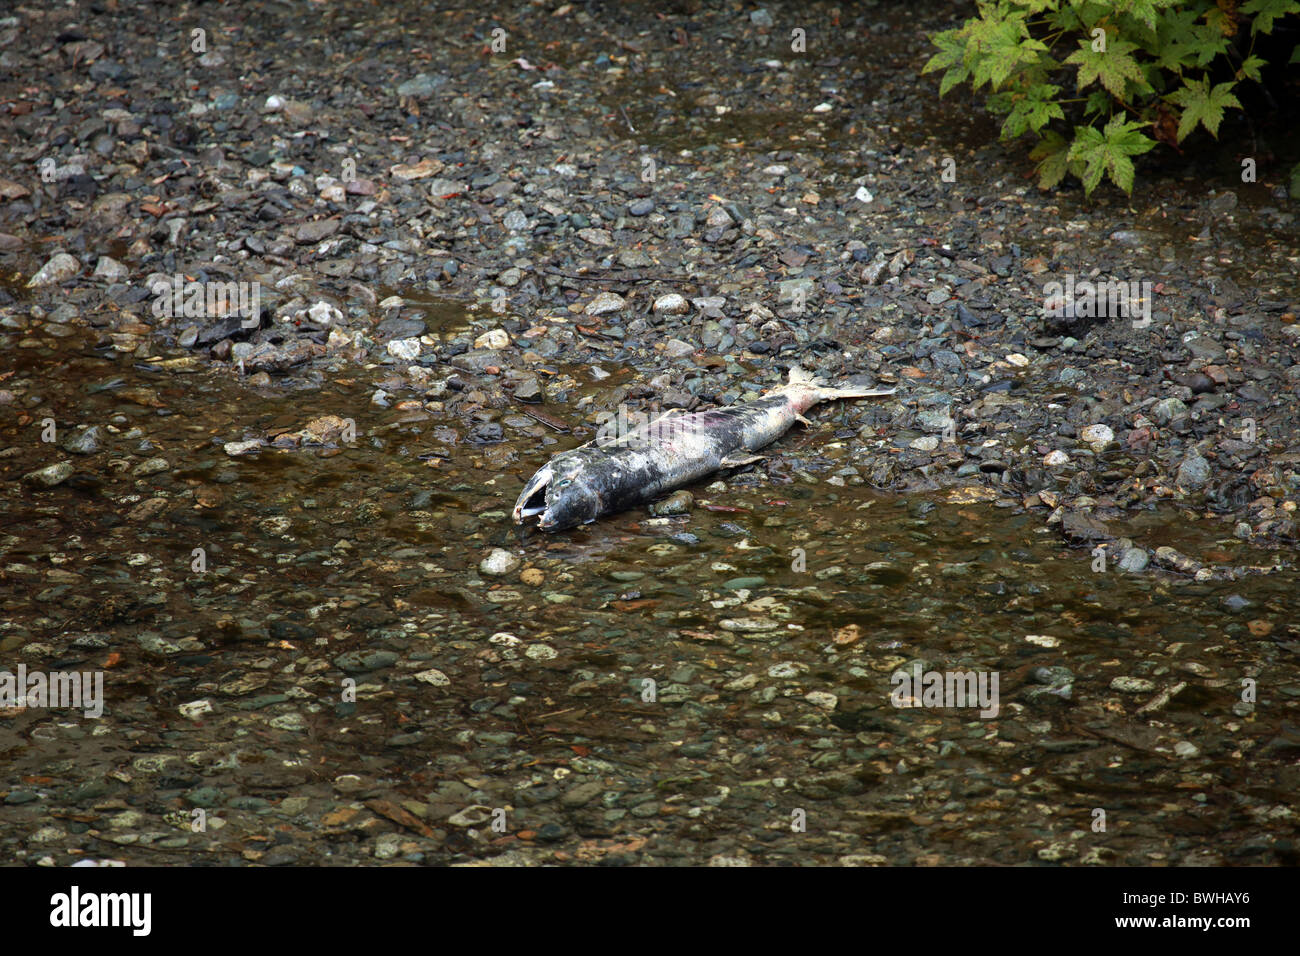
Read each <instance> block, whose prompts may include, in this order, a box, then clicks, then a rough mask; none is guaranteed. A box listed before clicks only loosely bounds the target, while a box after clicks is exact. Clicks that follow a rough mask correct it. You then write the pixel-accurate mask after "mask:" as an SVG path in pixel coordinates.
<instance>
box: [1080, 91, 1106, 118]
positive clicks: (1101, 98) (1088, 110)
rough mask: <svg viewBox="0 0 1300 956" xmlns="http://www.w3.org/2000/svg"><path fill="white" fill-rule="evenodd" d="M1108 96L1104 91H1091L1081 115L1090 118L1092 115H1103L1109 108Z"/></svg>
mask: <svg viewBox="0 0 1300 956" xmlns="http://www.w3.org/2000/svg"><path fill="white" fill-rule="evenodd" d="M1110 102H1111V101H1110V94H1109V93H1107V92H1106V91H1105V90H1093V91H1092V92H1091V93H1089V94H1088V102H1087V103H1085V104H1084V106H1083V115H1084V116H1092V115H1093V114H1094V113H1104V112H1106V110H1107V108H1108V107H1109V106H1110Z"/></svg>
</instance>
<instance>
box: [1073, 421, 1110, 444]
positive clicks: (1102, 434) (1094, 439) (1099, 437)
mask: <svg viewBox="0 0 1300 956" xmlns="http://www.w3.org/2000/svg"><path fill="white" fill-rule="evenodd" d="M1079 437H1080V438H1082V439H1083V440H1084V441H1086V442H1087V443H1088V444H1090V445H1108V444H1110V443H1111V442H1112V441H1114V440H1115V433H1114V432H1113V431H1111V429H1110V428H1109V426H1106V425H1088V426H1087V427H1085V428H1083V429H1082V430H1081V431H1080V432H1079Z"/></svg>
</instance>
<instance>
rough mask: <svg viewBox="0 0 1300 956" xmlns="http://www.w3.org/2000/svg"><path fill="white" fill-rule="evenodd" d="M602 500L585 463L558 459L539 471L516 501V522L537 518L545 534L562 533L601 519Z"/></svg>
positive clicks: (520, 522)
mask: <svg viewBox="0 0 1300 956" xmlns="http://www.w3.org/2000/svg"><path fill="white" fill-rule="evenodd" d="M600 511H601V500H600V495H599V493H597V491H596V488H595V486H594V485H593V484H592V482H591V480H590V478H589V476H588V475H587V474H586V473H584V471H583V466H582V462H580V461H565V460H564V459H562V458H557V459H555V460H554V461H552V462H551V463H550V464H548V465H546V466H545V467H543V468H541V469H539V470H538V471H537V473H536V474H535V475H533V477H532V478H530V479H529V481H528V484H526V485H524V490H523V492H522V493H520V495H519V500H518V501H516V502H515V510H514V519H515V522H516V523H517V524H522V523H523V520H524V519H525V518H529V517H532V516H534V515H536V516H538V520H537V527H539V528H540V529H542V530H543V531H560V530H562V529H564V528H572V527H574V526H575V525H580V524H585V523H586V522H589V521H595V520H596V518H597V517H599V516H600Z"/></svg>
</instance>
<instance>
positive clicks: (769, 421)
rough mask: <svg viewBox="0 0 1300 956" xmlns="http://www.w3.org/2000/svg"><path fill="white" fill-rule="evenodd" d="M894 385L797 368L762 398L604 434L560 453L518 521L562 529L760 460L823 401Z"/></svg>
mask: <svg viewBox="0 0 1300 956" xmlns="http://www.w3.org/2000/svg"><path fill="white" fill-rule="evenodd" d="M894 391H895V390H894V389H892V388H890V389H861V388H832V387H828V386H826V385H824V384H823V383H821V382H820V381H819V380H817V379H814V378H812V377H810V376H809V375H807V374H806V373H805V372H804V371H803V370H802V369H799V368H794V369H791V370H790V381H789V383H788V384H786V385H783V386H781V387H780V388H776V389H773V390H772V391H770V392H768V393H767V394H766V395H764V396H763V397H762V398H759V399H757V400H755V401H752V402H745V403H744V404H741V405H731V406H728V407H726V408H718V409H713V410H710V411H705V412H696V413H694V414H686V413H680V412H670V413H669V414H667V415H664V416H662V417H660V418H657V419H655V420H654V421H652V422H647V423H646V424H644V425H641V426H640V427H638V428H634V429H632V430H630V431H628V432H627V433H626V434H624V435H620V436H617V437H613V438H598V439H597V440H595V441H590V442H588V443H587V444H585V445H580V446H579V447H577V448H574V449H572V450H571V451H566V452H562V453H561V454H558V455H556V456H555V457H554V458H552V459H551V460H550V462H548V463H547V464H546V465H544V466H543V467H542V468H540V469H538V471H537V473H536V474H534V475H533V477H532V478H530V479H529V481H528V483H527V484H526V485H525V486H524V490H523V492H522V493H521V494H520V495H519V500H518V501H516V502H515V508H514V520H515V522H516V523H519V524H522V523H523V522H524V520H525V519H526V518H529V517H533V516H537V518H538V523H537V526H538V527H539V528H541V529H542V530H543V531H560V530H562V529H564V528H572V527H574V526H576V525H579V524H586V523H589V522H592V521H595V520H596V519H597V518H599V517H600V516H602V515H606V514H615V513H617V512H620V511H626V510H627V509H628V508H632V507H635V506H636V505H639V504H644V503H645V502H648V501H653V500H654V499H655V498H658V497H659V496H661V495H663V494H666V493H667V492H669V491H672V490H673V489H674V488H680V487H682V486H683V485H688V484H690V483H692V482H694V481H698V480H699V479H701V478H703V477H705V476H706V475H711V474H713V473H714V472H716V471H720V470H721V469H724V468H735V467H739V466H741V465H747V464H750V463H751V462H754V461H758V460H759V459H761V458H762V457H763V456H762V455H756V454H754V452H756V451H758V449H760V448H763V447H764V446H766V445H769V444H771V443H772V442H774V441H776V439H778V438H780V437H781V436H782V435H784V434H785V433H786V431H788V430H789V428H790V426H791V425H793V424H794V423H795V422H797V421H802V422H805V423H807V419H806V418H804V415H803V413H804V412H806V411H807V410H808V409H810V408H811V407H812V406H814V405H816V404H817V403H818V402H825V401H831V400H834V399H839V398H874V397H876V396H882V395H891V394H893V392H894Z"/></svg>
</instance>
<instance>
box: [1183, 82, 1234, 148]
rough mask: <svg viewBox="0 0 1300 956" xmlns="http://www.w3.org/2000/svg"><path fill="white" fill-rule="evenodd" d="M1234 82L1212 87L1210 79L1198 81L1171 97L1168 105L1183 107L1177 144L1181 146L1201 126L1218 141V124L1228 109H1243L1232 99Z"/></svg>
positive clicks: (1187, 85)
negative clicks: (1197, 126) (1198, 124)
mask: <svg viewBox="0 0 1300 956" xmlns="http://www.w3.org/2000/svg"><path fill="white" fill-rule="evenodd" d="M1235 85H1236V84H1235V83H1234V82H1233V81H1228V82H1226V83H1219V84H1217V85H1215V86H1214V87H1213V88H1211V87H1210V80H1209V78H1208V77H1205V76H1202V77H1201V78H1200V79H1199V80H1187V81H1186V82H1185V83H1184V85H1183V87H1182V88H1181V89H1178V90H1175V91H1174V92H1173V93H1170V94H1169V96H1168V97H1167V99H1168V100H1169V102H1171V103H1174V104H1176V105H1177V106H1181V107H1182V110H1183V112H1182V116H1181V117H1179V120H1178V142H1180V143H1181V142H1182V141H1183V140H1184V139H1185V138H1186V137H1187V135H1188V134H1189V133H1191V131H1192V130H1194V129H1195V128H1196V124H1197V123H1200V124H1201V125H1202V126H1204V127H1205V128H1206V129H1207V130H1209V132H1210V135H1211V136H1214V137H1215V138H1218V135H1219V124H1220V123H1222V122H1223V111H1224V110H1225V109H1227V108H1228V107H1236V108H1237V109H1241V103H1240V102H1239V101H1238V100H1237V97H1235V96H1233V95H1232V88H1233V86H1235Z"/></svg>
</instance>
